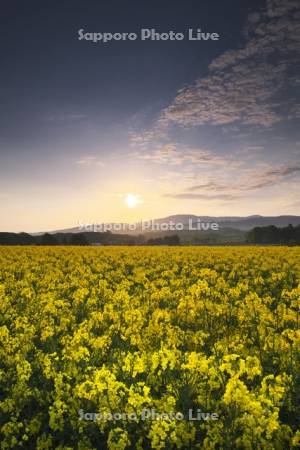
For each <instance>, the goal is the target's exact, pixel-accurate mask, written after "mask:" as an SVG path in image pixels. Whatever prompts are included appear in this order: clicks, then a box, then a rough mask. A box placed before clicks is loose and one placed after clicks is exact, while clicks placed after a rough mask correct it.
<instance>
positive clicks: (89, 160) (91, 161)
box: [75, 156, 105, 167]
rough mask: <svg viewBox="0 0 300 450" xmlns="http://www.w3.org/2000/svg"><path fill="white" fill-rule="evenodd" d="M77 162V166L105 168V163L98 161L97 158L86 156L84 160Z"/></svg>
mask: <svg viewBox="0 0 300 450" xmlns="http://www.w3.org/2000/svg"><path fill="white" fill-rule="evenodd" d="M75 162H76V164H79V165H81V166H86V167H90V166H100V167H104V166H105V163H104V162H103V161H101V160H99V159H97V157H96V156H84V157H83V158H80V159H78V160H77V161H75Z"/></svg>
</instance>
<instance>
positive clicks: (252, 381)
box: [0, 247, 300, 450]
mask: <svg viewBox="0 0 300 450" xmlns="http://www.w3.org/2000/svg"><path fill="white" fill-rule="evenodd" d="M299 257H300V249H299V248H298V247H289V248H286V247H269V248H264V247H252V248H250V247H239V248H238V247H229V248H225V247H214V248H213V247H211V248H210V247H197V248H196V247H185V248H180V247H178V248H167V247H162V248H154V247H147V248H145V247H105V248H87V247H86V248H84V247H82V248H75V247H57V248H55V247H52V248H50V247H43V248H38V247H36V248H35V247H0V442H1V444H0V445H1V447H0V448H1V449H3V450H6V449H39V450H42V449H49V450H50V449H57V450H71V449H81V450H93V449H101V450H105V449H109V450H125V449H157V450H162V449H208V450H213V449H216V450H217V449H225V450H227V449H228V450H232V449H249V450H252V449H253V450H254V449H263V450H265V449H266V450H273V449H276V450H285V449H289V448H291V449H292V448H295V449H297V448H300V431H299V428H300V427H299V424H300V328H299V325H300V309H299V307H300V258H299Z"/></svg>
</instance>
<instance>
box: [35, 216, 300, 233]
mask: <svg viewBox="0 0 300 450" xmlns="http://www.w3.org/2000/svg"><path fill="white" fill-rule="evenodd" d="M197 220H200V221H201V222H203V223H217V224H218V225H219V229H220V231H221V230H224V229H227V228H228V229H230V230H240V231H249V230H251V229H252V228H255V227H264V226H269V225H274V226H276V227H279V228H283V227H286V226H288V225H293V226H297V225H299V224H300V216H291V215H287V216H269V217H267V216H259V215H253V216H247V217H235V216H221V217H213V216H196V215H192V214H176V215H173V216H167V217H163V218H159V219H154V220H153V221H154V222H155V223H156V224H163V223H169V222H171V221H172V222H174V223H175V224H179V223H182V224H183V225H184V230H186V231H189V230H188V227H189V221H190V223H192V224H193V226H196V224H197ZM145 222H147V221H145ZM145 222H144V223H145ZM90 225H92V224H90ZM97 225H99V226H101V222H99V223H98V224H97ZM102 225H103V226H107V225H111V224H102ZM112 225H113V226H114V230H113V233H115V234H130V235H137V234H141V233H143V234H148V233H150V234H153V233H155V230H153V229H151V228H149V229H146V228H144V229H143V227H142V225H141V223H136V224H134V225H135V229H134V230H132V229H130V224H128V223H127V224H126V223H125V224H122V223H114V224H112ZM118 228H122V230H121V231H118ZM84 231H94V230H93V229H84V228H82V227H79V226H78V227H73V228H67V229H63V230H55V231H50V233H51V234H57V233H82V232H84ZM97 231H102V230H99V229H98V230H97ZM170 231H172V230H170ZM172 232H174V231H172ZM214 233H216V232H214ZM39 234H43V233H35V235H39Z"/></svg>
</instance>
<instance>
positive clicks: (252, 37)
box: [159, 0, 300, 127]
mask: <svg viewBox="0 0 300 450" xmlns="http://www.w3.org/2000/svg"><path fill="white" fill-rule="evenodd" d="M297 6H298V2H296V1H294V0H290V1H288V0H287V1H285V2H283V1H281V0H280V1H277V0H269V1H268V2H267V8H266V9H265V10H264V11H262V12H261V13H254V14H252V15H250V16H249V19H248V23H247V27H246V32H245V34H246V42H245V45H244V46H243V47H242V48H239V49H234V50H229V51H226V52H225V53H223V54H222V55H221V56H219V57H218V58H216V59H214V60H213V61H212V62H211V64H210V66H209V74H208V75H207V76H206V77H203V78H200V79H198V80H197V81H196V82H195V83H194V84H193V85H190V86H187V87H185V88H183V89H181V90H180V91H179V92H178V94H177V95H176V97H175V99H174V101H173V102H172V103H171V104H170V105H169V106H168V107H167V108H165V109H164V110H163V111H162V113H161V116H160V118H159V123H160V125H161V126H162V127H167V126H169V125H172V124H178V125H181V126H184V127H192V126H198V125H203V124H206V123H208V124H212V125H226V124H233V123H235V122H240V123H241V124H246V125H259V126H263V127H270V126H272V125H274V124H276V123H278V122H280V121H283V120H285V119H290V118H293V117H294V116H295V115H296V113H297V111H298V108H297V106H296V104H295V103H296V101H295V98H294V97H292V96H291V95H290V96H289V97H287V92H288V88H289V86H293V85H294V84H295V83H296V77H295V72H294V67H295V64H296V63H297V62H299V48H300V32H299V11H298V10H297ZM282 95H284V96H285V97H284V100H282V101H279V100H280V96H282ZM279 105H281V106H282V105H284V108H285V111H283V110H282V108H279Z"/></svg>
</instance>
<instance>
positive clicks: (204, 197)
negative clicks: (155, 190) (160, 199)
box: [164, 192, 238, 200]
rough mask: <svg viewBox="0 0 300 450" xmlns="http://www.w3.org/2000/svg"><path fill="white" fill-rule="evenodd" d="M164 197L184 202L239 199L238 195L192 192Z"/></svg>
mask: <svg viewBox="0 0 300 450" xmlns="http://www.w3.org/2000/svg"><path fill="white" fill-rule="evenodd" d="M164 197H168V198H175V199H182V200H236V199H237V198H238V196H237V195H233V194H219V195H208V194H192V193H190V192H183V193H179V194H165V195H164Z"/></svg>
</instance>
